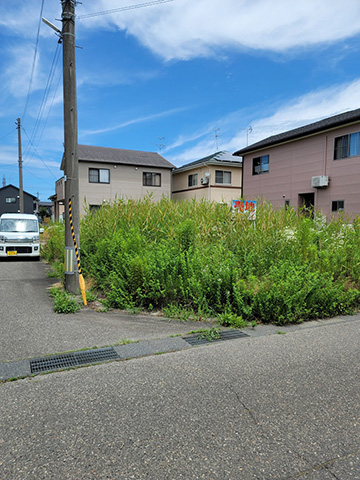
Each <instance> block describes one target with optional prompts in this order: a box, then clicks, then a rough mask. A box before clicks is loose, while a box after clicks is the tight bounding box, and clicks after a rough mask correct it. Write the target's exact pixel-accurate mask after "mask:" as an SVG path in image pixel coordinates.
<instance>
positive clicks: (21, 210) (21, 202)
mask: <svg viewBox="0 0 360 480" xmlns="http://www.w3.org/2000/svg"><path fill="white" fill-rule="evenodd" d="M16 125H17V130H18V150H19V213H24V189H23V171H22V152H21V124H20V118H18V119H17V123H16Z"/></svg>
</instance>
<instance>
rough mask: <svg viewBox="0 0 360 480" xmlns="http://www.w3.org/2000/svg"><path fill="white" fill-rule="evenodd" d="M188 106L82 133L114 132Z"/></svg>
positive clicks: (179, 110)
mask: <svg viewBox="0 0 360 480" xmlns="http://www.w3.org/2000/svg"><path fill="white" fill-rule="evenodd" d="M188 108H189V107H180V108H172V109H171V110H165V111H164V112H159V113H154V114H152V115H146V116H144V117H138V118H132V119H131V120H126V121H125V122H122V123H119V124H117V125H112V126H111V127H106V128H101V129H98V130H85V131H83V132H81V133H82V135H85V136H86V135H97V134H100V133H108V132H113V131H115V130H120V129H121V128H124V127H128V126H129V125H134V124H136V123H143V122H148V121H150V120H156V119H158V118H163V117H167V116H170V115H174V114H175V113H179V112H183V111H184V110H188Z"/></svg>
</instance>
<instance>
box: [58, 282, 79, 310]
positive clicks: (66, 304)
mask: <svg viewBox="0 0 360 480" xmlns="http://www.w3.org/2000/svg"><path fill="white" fill-rule="evenodd" d="M50 293H51V295H52V297H53V299H54V311H55V312H56V313H75V312H77V311H79V310H80V309H81V306H80V304H79V303H78V302H77V300H76V298H74V297H73V296H72V295H70V294H69V293H67V292H64V291H63V290H62V289H60V288H55V287H54V288H52V289H51V292H50Z"/></svg>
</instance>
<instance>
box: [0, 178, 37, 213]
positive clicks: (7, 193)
mask: <svg viewBox="0 0 360 480" xmlns="http://www.w3.org/2000/svg"><path fill="white" fill-rule="evenodd" d="M23 194H24V213H37V212H38V203H39V199H38V198H37V197H35V196H34V195H31V194H30V193H27V192H25V191H24V192H23ZM18 212H20V190H19V188H18V187H15V186H14V185H11V184H9V185H5V186H4V187H2V188H0V215H1V214H2V213H18Z"/></svg>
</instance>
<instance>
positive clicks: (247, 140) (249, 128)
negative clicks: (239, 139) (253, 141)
mask: <svg viewBox="0 0 360 480" xmlns="http://www.w3.org/2000/svg"><path fill="white" fill-rule="evenodd" d="M252 131H253V129H252V126H251V125H249V126H248V128H247V129H246V146H248V145H249V133H251V132H252Z"/></svg>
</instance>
